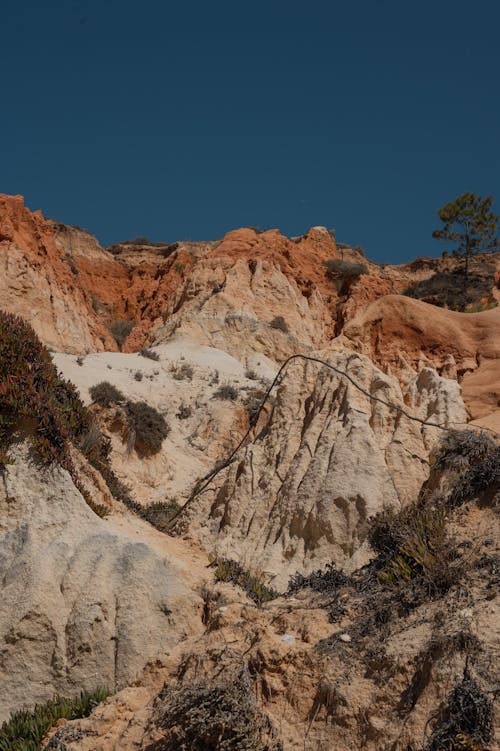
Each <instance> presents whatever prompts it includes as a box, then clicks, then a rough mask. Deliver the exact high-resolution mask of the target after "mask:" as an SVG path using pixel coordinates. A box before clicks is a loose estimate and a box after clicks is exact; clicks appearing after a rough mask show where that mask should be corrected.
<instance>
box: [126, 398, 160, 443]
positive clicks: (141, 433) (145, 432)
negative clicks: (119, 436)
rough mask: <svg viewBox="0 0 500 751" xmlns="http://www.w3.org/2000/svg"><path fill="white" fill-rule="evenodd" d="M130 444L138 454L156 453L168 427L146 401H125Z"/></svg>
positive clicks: (158, 413)
mask: <svg viewBox="0 0 500 751" xmlns="http://www.w3.org/2000/svg"><path fill="white" fill-rule="evenodd" d="M125 412H126V414H127V420H128V427H129V430H130V434H131V438H130V443H131V445H133V446H135V449H136V451H137V452H138V453H139V454H142V455H145V456H149V455H151V454H157V453H158V451H159V450H160V449H161V445H162V443H163V441H164V439H165V438H166V437H167V435H168V434H169V432H170V427H169V425H168V423H167V421H166V420H165V418H164V417H163V415H162V414H161V413H160V412H158V410H157V409H155V408H154V407H151V406H150V405H149V404H146V402H130V401H129V402H127V404H126V406H125Z"/></svg>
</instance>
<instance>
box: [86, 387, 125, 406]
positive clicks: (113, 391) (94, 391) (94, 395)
mask: <svg viewBox="0 0 500 751" xmlns="http://www.w3.org/2000/svg"><path fill="white" fill-rule="evenodd" d="M89 394H90V398H91V399H92V401H93V402H95V403H96V404H99V405H100V406H101V407H111V405H112V404H119V403H120V402H125V396H124V394H122V392H121V391H120V390H119V389H117V388H116V386H113V384H112V383H109V381H101V382H100V383H96V385H95V386H91V387H90V388H89Z"/></svg>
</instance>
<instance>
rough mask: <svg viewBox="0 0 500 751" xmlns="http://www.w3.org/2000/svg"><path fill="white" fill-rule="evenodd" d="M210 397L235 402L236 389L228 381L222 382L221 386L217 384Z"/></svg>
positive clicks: (236, 396)
mask: <svg viewBox="0 0 500 751" xmlns="http://www.w3.org/2000/svg"><path fill="white" fill-rule="evenodd" d="M212 398H213V399H222V400H223V401H231V402H235V401H236V399H237V398H238V389H235V388H234V386H231V385H230V384H229V383H224V384H223V385H222V386H219V388H218V389H217V391H216V392H215V393H214V395H213V397H212Z"/></svg>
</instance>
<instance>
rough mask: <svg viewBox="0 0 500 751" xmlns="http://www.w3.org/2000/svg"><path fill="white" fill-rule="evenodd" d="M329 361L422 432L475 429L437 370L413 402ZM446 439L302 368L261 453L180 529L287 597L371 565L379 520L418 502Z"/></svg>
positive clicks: (413, 378)
mask: <svg viewBox="0 0 500 751" xmlns="http://www.w3.org/2000/svg"><path fill="white" fill-rule="evenodd" d="M319 356H323V357H326V358H327V359H328V361H329V362H330V363H331V364H332V365H334V366H335V367H337V368H340V369H341V370H342V371H346V372H348V374H349V375H350V377H351V378H352V379H354V381H355V382H356V383H358V384H359V385H360V386H361V387H362V388H363V389H364V390H365V391H366V392H367V393H368V394H369V395H371V396H372V397H376V398H380V399H382V400H384V401H386V402H390V403H393V404H396V405H398V406H400V407H402V408H403V409H405V410H407V411H408V412H409V413H410V414H412V415H414V416H416V417H418V418H420V419H422V420H426V421H430V422H437V423H439V424H443V425H451V424H455V423H461V424H463V423H464V422H465V419H466V415H465V410H464V407H463V403H462V401H461V399H460V394H459V386H458V384H457V383H456V382H455V381H452V380H448V379H445V378H441V377H439V376H438V375H437V373H436V372H435V371H434V370H432V369H430V368H426V369H424V370H422V371H421V372H420V373H419V374H416V373H415V372H413V373H412V374H411V375H410V376H408V379H407V385H406V388H405V391H404V393H403V392H402V390H401V387H400V385H399V383H398V381H397V380H396V379H395V378H393V377H391V376H388V375H386V374H384V373H383V372H382V371H380V370H378V369H377V368H376V367H375V366H374V365H373V364H372V363H371V361H370V360H369V359H368V358H366V357H364V356H361V355H358V354H355V353H353V352H350V351H338V352H335V351H330V352H323V353H320V355H319ZM438 435H439V431H438V429H437V428H432V427H428V426H422V425H421V424H420V423H419V422H415V421H413V420H410V419H408V418H407V417H406V416H405V415H403V414H401V413H400V412H398V411H396V410H395V409H391V408H390V407H387V406H385V405H384V404H381V403H380V402H376V401H373V400H372V399H370V398H369V396H368V395H366V394H363V393H361V392H360V391H359V390H358V389H357V388H355V387H354V386H353V384H352V383H350V382H349V381H347V380H346V379H345V378H343V377H342V376H339V374H338V373H335V372H332V371H331V370H329V369H327V368H325V367H322V366H321V365H318V364H317V363H311V362H304V361H292V363H290V364H289V366H288V369H287V372H286V374H285V376H284V377H283V379H282V382H281V385H280V386H279V388H278V391H277V395H276V405H275V407H274V408H273V410H272V413H271V415H270V416H269V418H268V419H267V421H265V424H262V423H260V424H259V426H258V430H257V435H256V437H255V439H254V441H253V442H252V443H251V444H250V445H249V446H247V447H246V448H245V449H244V451H243V452H242V453H241V455H240V456H239V458H238V460H237V461H235V462H234V463H233V464H232V466H231V467H230V469H229V470H228V471H226V474H225V475H219V479H218V480H217V481H216V484H217V488H216V490H212V492H211V493H208V492H206V493H204V494H203V495H201V496H198V497H197V498H196V499H195V500H194V502H193V503H192V504H191V506H190V507H189V510H186V512H184V514H185V516H184V517H181V519H180V521H179V525H181V526H186V525H188V526H189V530H190V533H191V534H195V535H196V536H197V537H198V538H199V539H200V540H202V541H203V544H204V545H205V546H206V547H207V548H208V549H210V548H212V549H214V550H216V551H217V552H218V553H219V554H220V555H225V556H227V557H229V558H235V559H237V560H238V561H240V562H242V563H243V565H244V566H245V567H247V568H250V569H253V570H256V569H257V570H260V571H266V572H267V573H268V574H269V575H271V576H272V577H273V579H272V580H273V583H274V585H275V586H278V588H280V587H283V586H286V584H287V581H288V577H289V576H290V575H292V574H294V573H295V572H296V571H300V572H309V571H311V570H313V569H316V568H319V567H321V566H323V565H324V564H325V563H327V562H329V561H332V560H333V561H335V562H336V563H337V564H340V565H343V566H346V567H347V568H351V567H354V566H355V565H357V564H359V563H360V561H361V560H363V551H362V550H361V551H360V548H361V547H362V545H363V541H364V539H365V535H366V522H367V519H368V518H369V517H371V516H373V515H374V514H376V513H377V512H379V511H381V510H382V509H383V508H385V507H393V508H398V507H400V506H401V505H404V504H407V503H409V502H410V501H412V500H414V499H415V498H416V496H417V494H418V491H419V489H420V486H421V485H422V482H423V481H424V480H425V479H426V478H427V476H428V457H429V452H430V450H431V449H432V447H433V445H434V443H435V441H436V440H437V438H438ZM221 478H222V479H221Z"/></svg>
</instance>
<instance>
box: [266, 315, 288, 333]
mask: <svg viewBox="0 0 500 751" xmlns="http://www.w3.org/2000/svg"><path fill="white" fill-rule="evenodd" d="M269 325H270V327H271V328H272V329H278V331H282V332H283V333H284V334H288V333H289V332H290V327H289V326H288V323H287V322H286V321H285V319H284V318H283V316H274V318H273V319H272V320H271V321H269Z"/></svg>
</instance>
